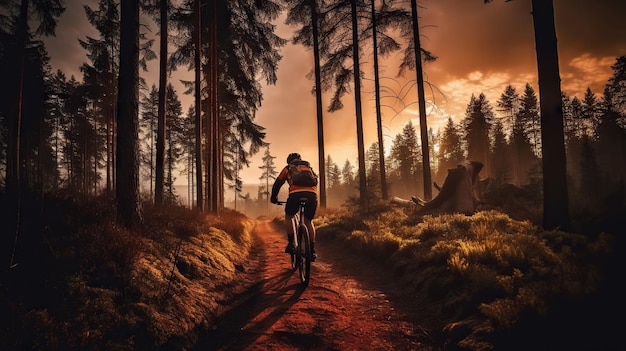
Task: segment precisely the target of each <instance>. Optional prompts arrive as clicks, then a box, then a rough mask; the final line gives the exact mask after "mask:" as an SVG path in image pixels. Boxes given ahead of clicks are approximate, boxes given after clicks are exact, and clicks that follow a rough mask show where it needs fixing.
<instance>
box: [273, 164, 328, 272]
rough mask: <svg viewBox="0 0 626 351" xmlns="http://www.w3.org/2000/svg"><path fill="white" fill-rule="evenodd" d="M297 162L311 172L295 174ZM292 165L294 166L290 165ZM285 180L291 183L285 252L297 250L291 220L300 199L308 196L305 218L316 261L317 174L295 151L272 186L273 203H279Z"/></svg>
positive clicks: (286, 206) (312, 254) (312, 257)
mask: <svg viewBox="0 0 626 351" xmlns="http://www.w3.org/2000/svg"><path fill="white" fill-rule="evenodd" d="M296 164H304V165H306V166H305V167H304V168H305V170H306V168H307V167H308V170H306V172H309V171H310V173H311V174H305V175H304V176H303V177H299V176H296V175H294V170H293V169H294V167H293V166H294V165H296ZM290 165H291V166H292V167H290ZM300 179H304V180H300ZM285 182H287V183H288V184H289V196H288V197H287V202H286V204H285V229H286V230H287V240H288V244H287V247H286V248H285V253H289V254H290V253H294V252H295V246H294V244H293V236H294V233H293V226H292V225H291V221H292V219H293V216H294V215H295V214H296V213H297V212H298V210H299V207H300V199H301V198H306V199H307V200H308V201H307V204H306V207H305V209H304V218H303V220H304V224H305V225H306V227H307V229H308V230H309V236H310V239H311V261H315V259H316V258H317V254H316V253H315V227H314V226H313V217H315V212H316V210H317V175H316V174H315V172H313V169H312V168H311V167H310V165H309V164H308V162H306V161H303V160H302V158H301V157H300V154H299V153H297V152H293V153H290V154H289V156H287V165H286V166H285V167H284V168H283V169H282V171H281V172H280V173H279V174H278V177H276V180H275V181H274V185H273V186H272V195H271V197H270V202H271V203H273V204H275V203H278V198H277V196H278V192H279V191H280V188H281V187H282V186H283V184H285Z"/></svg>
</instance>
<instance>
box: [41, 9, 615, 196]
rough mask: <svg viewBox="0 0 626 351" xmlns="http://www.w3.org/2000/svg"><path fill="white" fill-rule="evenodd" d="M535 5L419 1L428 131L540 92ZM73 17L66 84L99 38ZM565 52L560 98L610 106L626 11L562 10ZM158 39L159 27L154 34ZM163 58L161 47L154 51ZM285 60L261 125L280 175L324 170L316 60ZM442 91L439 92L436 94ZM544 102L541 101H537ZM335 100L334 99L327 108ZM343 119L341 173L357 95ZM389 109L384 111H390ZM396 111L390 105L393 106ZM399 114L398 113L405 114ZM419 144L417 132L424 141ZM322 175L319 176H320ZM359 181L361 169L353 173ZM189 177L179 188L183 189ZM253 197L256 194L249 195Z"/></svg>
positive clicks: (348, 154)
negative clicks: (508, 95)
mask: <svg viewBox="0 0 626 351" xmlns="http://www.w3.org/2000/svg"><path fill="white" fill-rule="evenodd" d="M530 2H531V1H530V0H513V1H511V2H505V1H504V0H494V2H493V3H491V4H488V5H485V4H483V1H482V0H460V1H459V0H421V1H418V3H419V4H420V5H421V6H423V8H421V9H420V10H419V14H420V26H421V27H422V29H421V34H422V39H421V43H422V46H423V47H424V48H425V49H427V50H430V51H431V52H432V53H433V54H434V55H435V56H437V57H438V59H437V61H436V62H434V63H429V64H426V65H425V66H424V76H425V79H427V80H428V81H429V82H430V84H432V85H433V86H434V87H435V88H436V90H433V91H431V90H426V99H427V100H430V103H429V106H433V104H434V105H436V107H437V108H436V109H435V110H432V111H431V109H430V108H429V109H428V111H429V115H428V127H429V128H433V129H434V130H437V129H438V128H439V127H440V126H441V125H442V124H443V123H444V122H445V121H446V120H447V118H448V117H452V118H453V119H454V120H455V122H458V121H460V120H461V119H462V118H464V113H465V108H466V106H467V104H468V102H469V100H470V97H471V95H472V94H475V95H478V94H480V93H485V95H486V96H487V98H488V100H489V101H490V103H491V105H492V107H493V108H494V111H495V108H496V101H497V99H498V98H499V97H500V95H501V94H502V92H503V91H504V88H505V86H506V85H509V84H510V85H513V87H515V88H516V89H517V91H518V93H520V94H521V93H522V92H523V89H524V85H525V84H526V83H530V84H531V85H532V86H533V87H534V88H535V89H536V87H537V78H536V76H537V73H536V72H537V68H536V56H535V48H534V32H533V27H532V17H531V13H530V12H531V5H530ZM67 3H68V4H67V7H68V10H67V11H66V13H65V14H64V16H63V17H62V18H61V20H60V24H59V28H58V29H57V36H56V38H52V39H47V40H46V43H47V48H48V52H49V54H50V56H51V58H52V62H51V63H52V66H53V69H55V70H56V69H61V70H62V71H63V72H65V73H66V75H68V77H69V75H71V74H72V73H73V74H75V75H76V76H77V79H79V80H80V79H82V75H81V74H80V73H79V72H78V67H79V66H80V64H82V63H83V62H85V61H86V56H85V54H84V51H83V50H82V48H80V46H79V45H78V38H81V39H85V36H86V35H92V36H94V35H96V33H95V31H94V30H93V28H92V27H90V26H89V25H88V24H87V21H86V19H85V18H84V11H83V10H82V5H79V4H82V3H90V4H92V5H91V6H92V8H95V5H93V4H96V2H95V1H90V2H88V1H83V2H78V1H74V0H72V1H68V2H67ZM554 6H555V16H556V25H557V39H558V45H559V61H560V71H561V77H562V90H563V91H564V92H565V93H567V94H568V95H570V96H578V97H582V94H583V93H584V91H585V90H586V89H587V87H590V88H591V89H592V91H593V92H594V93H595V94H596V95H597V96H598V97H601V96H602V91H603V88H604V84H605V83H606V81H607V79H608V78H609V76H610V75H611V73H612V71H611V69H610V66H611V65H612V64H614V63H615V59H616V57H618V56H621V55H626V21H624V20H623V15H624V14H625V13H626V1H624V0H594V1H588V0H554ZM277 25H278V28H279V35H281V36H283V37H285V38H288V37H289V36H290V28H289V27H287V26H285V25H283V24H282V23H277ZM152 30H153V31H155V32H156V31H157V28H156V27H153V28H152ZM154 50H155V52H157V53H158V41H157V43H155V47H154ZM281 54H282V55H283V59H282V61H281V62H280V64H279V70H278V82H277V84H276V85H275V86H269V87H266V88H265V89H264V100H263V104H262V106H261V108H260V109H259V112H258V114H257V117H256V119H255V122H256V123H258V124H259V125H261V126H264V127H265V128H266V133H267V138H266V141H267V142H269V143H270V151H271V154H272V155H273V156H276V157H277V159H276V161H275V162H276V165H277V167H281V166H282V165H283V163H284V159H285V157H286V155H287V154H288V153H289V152H293V151H296V152H300V153H301V154H302V155H303V157H304V158H306V159H309V160H310V161H311V162H312V163H313V165H314V167H316V166H317V158H318V154H317V127H316V112H315V97H314V95H312V94H311V89H312V87H313V81H312V80H309V79H308V78H307V73H309V71H310V70H311V69H312V67H313V55H312V52H311V51H309V50H305V49H304V48H302V47H301V46H293V45H288V46H286V47H285V48H283V49H282V51H281ZM362 60H363V63H362V66H361V67H362V69H363V70H364V71H365V72H366V75H365V77H364V78H365V79H371V78H372V76H373V74H371V61H372V60H371V57H369V56H368V55H367V54H366V53H363V54H362ZM393 62H394V60H393V57H390V58H388V59H386V60H385V59H383V60H381V65H382V66H384V68H383V70H382V71H381V75H382V76H384V77H386V79H385V81H386V82H387V84H386V86H387V87H389V88H390V89H393V90H395V91H398V92H399V91H400V89H401V88H402V86H401V85H402V83H400V82H398V80H392V79H391V78H396V74H397V68H396V67H397V66H396V65H395V64H393ZM156 65H157V63H156V62H154V61H153V63H152V64H151V67H150V72H148V73H142V74H143V75H144V76H146V79H147V80H148V82H149V84H152V83H153V82H155V83H156V82H157V79H156V77H157V75H158V69H157V66H156ZM182 76H184V77H186V79H190V78H191V77H192V76H193V74H192V73H190V72H186V67H183V68H181V69H180V71H179V72H178V74H177V75H176V76H175V78H177V77H182ZM404 79H405V80H414V79H415V72H407V74H405V77H404ZM437 90H438V91H437ZM177 92H178V93H179V95H180V98H181V101H182V102H183V111H185V113H186V111H187V107H188V106H189V104H191V103H192V102H193V98H192V97H190V96H185V95H182V92H183V88H182V86H181V87H179V88H177ZM537 93H538V91H537ZM330 95H331V92H326V93H325V94H324V95H323V96H324V100H326V99H327V97H328V96H330ZM373 96H374V94H373V88H372V86H371V84H370V83H369V81H365V82H364V84H363V88H362V100H363V105H362V109H363V123H364V128H365V149H366V150H367V149H368V148H369V146H370V145H371V144H372V143H373V142H375V141H376V120H375V115H374V113H375V105H374V100H373ZM416 101H417V93H416V92H415V91H414V90H413V91H409V92H408V93H407V94H406V98H405V104H406V105H408V107H407V108H406V109H404V110H403V111H402V112H401V113H399V114H396V112H394V111H393V110H392V109H391V108H389V107H383V110H382V112H383V125H384V134H385V139H384V143H385V146H386V147H389V145H390V144H391V141H392V140H393V138H394V137H395V135H397V134H398V133H399V132H400V130H401V129H402V127H403V126H404V125H405V124H406V123H407V122H408V121H409V120H410V119H412V120H413V121H414V122H413V124H414V125H415V126H416V127H417V126H418V120H419V118H418V117H417V104H416ZM343 103H344V109H343V110H342V111H339V112H335V113H328V112H325V113H324V132H325V139H324V140H325V145H326V146H325V151H326V154H327V155H330V156H331V158H332V159H333V160H334V161H335V163H337V164H338V165H339V166H340V167H341V166H342V165H343V163H344V162H345V161H346V160H349V161H350V162H351V163H352V165H353V166H355V167H356V166H357V165H358V162H357V147H356V129H355V121H356V119H355V118H356V117H355V113H354V95H353V93H352V92H350V93H349V94H347V95H345V96H344V98H343ZM383 103H384V102H383ZM390 103H391V101H390V100H387V104H390ZM397 107H398V106H396V108H397ZM418 135H419V131H418ZM261 156H262V152H261V153H260V154H259V155H257V156H255V157H253V158H252V160H253V162H252V164H251V165H250V167H249V168H248V169H244V170H243V171H242V173H241V178H242V179H243V181H244V183H246V184H252V183H257V182H258V177H259V176H260V173H261V171H260V169H259V168H258V167H259V165H260V163H259V161H260V158H261ZM316 168H317V169H318V168H319V167H316ZM355 171H356V169H355ZM185 179H186V178H185V177H184V176H180V177H179V181H178V182H184V181H185ZM251 195H252V196H255V194H251Z"/></svg>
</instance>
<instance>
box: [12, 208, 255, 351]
mask: <svg viewBox="0 0 626 351" xmlns="http://www.w3.org/2000/svg"><path fill="white" fill-rule="evenodd" d="M144 206H145V207H144V211H143V214H144V218H143V224H142V226H141V228H139V229H137V230H136V231H128V230H125V229H123V228H120V227H119V226H117V225H116V224H115V211H114V210H113V207H112V205H111V201H110V200H108V199H106V198H99V199H92V200H76V199H70V198H65V197H63V198H49V199H47V200H46V201H45V202H43V203H38V202H36V201H33V202H31V203H30V204H26V205H25V206H24V213H23V214H22V216H23V218H28V219H29V220H28V223H29V224H28V225H25V227H24V229H23V233H22V234H21V238H22V240H21V241H20V244H21V245H20V246H19V255H18V261H19V264H18V265H17V266H16V267H14V268H12V269H10V270H7V271H3V276H2V283H1V284H2V285H1V286H0V310H1V312H2V313H3V319H2V322H1V329H0V330H1V331H0V349H2V350H22V349H38V350H70V349H74V350H76V349H85V350H131V349H181V348H184V347H185V345H188V344H191V343H193V340H194V339H195V338H196V336H197V333H198V331H199V330H203V329H206V328H210V327H211V325H212V323H213V318H214V317H215V315H216V314H217V313H219V311H220V309H221V308H222V307H223V306H221V304H220V301H222V300H224V294H225V290H226V288H228V287H229V286H230V285H232V284H234V281H233V279H234V277H235V272H236V271H237V270H240V269H242V267H243V266H242V261H243V260H244V259H245V257H246V255H247V252H248V250H249V249H250V246H251V237H250V231H251V229H252V221H250V220H249V219H248V218H246V217H245V216H243V215H242V214H240V213H237V212H234V211H230V210H227V211H225V212H224V213H223V214H222V215H220V216H219V217H216V216H203V215H200V214H197V213H195V212H193V211H189V210H187V209H184V208H182V207H177V206H170V207H165V208H156V207H153V206H150V205H146V204H144ZM25 223H26V221H25ZM2 234H3V236H4V237H6V236H10V235H11V233H10V232H7V231H6V229H5V232H3V233H2Z"/></svg>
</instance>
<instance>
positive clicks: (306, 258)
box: [296, 224, 311, 286]
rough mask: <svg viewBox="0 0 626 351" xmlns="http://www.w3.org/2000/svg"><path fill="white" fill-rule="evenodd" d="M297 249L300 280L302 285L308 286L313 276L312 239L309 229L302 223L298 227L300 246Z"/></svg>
mask: <svg viewBox="0 0 626 351" xmlns="http://www.w3.org/2000/svg"><path fill="white" fill-rule="evenodd" d="M296 251H297V252H296V255H297V256H298V258H297V259H296V260H297V261H298V262H297V265H298V271H299V273H300V282H301V283H302V285H304V286H307V285H309V280H310V278H311V241H310V239H309V230H308V229H307V227H306V226H305V225H304V224H301V225H300V227H299V228H298V247H297V249H296Z"/></svg>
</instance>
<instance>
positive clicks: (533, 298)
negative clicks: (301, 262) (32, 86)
mask: <svg viewBox="0 0 626 351" xmlns="http://www.w3.org/2000/svg"><path fill="white" fill-rule="evenodd" d="M416 216H417V214H416V213H415V212H413V210H411V209H407V208H388V209H387V210H385V211H384V212H382V213H380V214H377V215H375V216H368V217H363V218H357V217H355V216H352V215H348V214H345V213H344V214H343V215H337V214H335V215H332V216H328V217H326V218H320V219H318V220H317V222H316V225H317V228H318V238H320V239H319V240H332V241H333V242H334V243H335V244H338V245H345V247H346V248H347V249H348V248H349V250H347V251H348V252H352V253H354V254H357V255H367V256H368V257H371V258H372V259H377V260H379V261H380V262H381V264H384V265H386V266H387V267H389V269H390V270H392V271H393V272H395V273H396V274H397V277H398V279H401V280H403V281H404V282H405V283H406V284H407V285H410V286H411V287H412V288H413V289H414V291H416V294H417V295H419V296H422V300H420V301H419V302H416V303H423V304H425V305H428V306H430V307H431V308H432V310H431V314H432V316H433V321H435V323H433V326H432V327H433V332H434V333H435V334H440V337H441V338H442V339H445V340H446V341H445V343H447V344H450V343H451V342H453V344H455V345H457V346H456V347H458V348H459V349H470V350H479V349H480V350H486V349H491V348H493V347H495V346H494V345H496V344H499V345H500V347H503V345H506V347H511V343H512V341H511V340H512V339H507V338H506V337H505V336H507V335H508V336H509V337H510V336H511V335H514V334H515V333H518V332H519V330H521V329H524V328H527V327H528V326H529V325H532V323H533V322H536V321H539V320H547V319H550V320H552V318H556V319H557V320H558V317H554V316H555V315H558V313H559V312H560V310H561V308H562V306H563V305H564V304H565V305H567V306H570V305H568V304H567V302H568V301H569V302H572V301H581V300H585V299H587V298H589V297H590V296H593V295H594V294H598V293H599V287H600V286H601V285H602V284H603V282H604V281H605V278H606V276H605V269H606V268H607V266H608V264H609V260H610V257H612V254H613V250H612V243H611V241H612V237H611V236H610V235H605V234H602V235H599V236H597V237H588V236H584V235H580V234H573V233H565V232H560V231H543V230H541V229H540V228H539V227H538V226H536V225H534V224H532V223H531V222H529V221H522V220H514V219H512V218H510V217H509V216H508V215H507V214H505V213H502V212H499V211H494V210H489V211H482V212H478V213H476V214H474V215H472V216H466V215H462V214H443V215H438V216H423V217H419V218H417V217H416ZM357 222H360V223H358V224H355V223H357ZM351 226H353V227H354V228H353V229H352V230H346V229H347V228H348V227H351ZM570 307H571V306H570ZM531 329H532V328H531ZM529 340H534V338H530V339H529ZM518 341H519V340H518ZM442 342H443V341H442ZM450 345H452V344H450ZM519 345H525V344H524V343H523V342H522V343H520V344H519ZM507 349H508V348H507Z"/></svg>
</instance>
